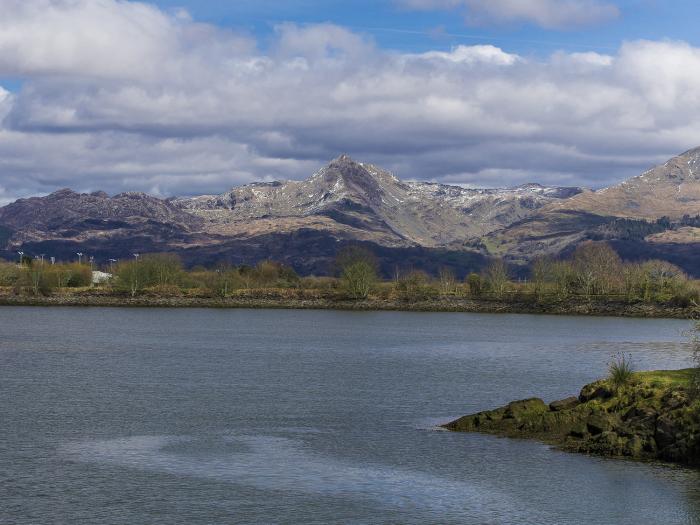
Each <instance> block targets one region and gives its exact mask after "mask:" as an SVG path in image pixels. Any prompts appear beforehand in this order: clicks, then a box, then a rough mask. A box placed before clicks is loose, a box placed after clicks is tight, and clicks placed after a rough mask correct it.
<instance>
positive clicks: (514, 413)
mask: <svg viewBox="0 0 700 525" xmlns="http://www.w3.org/2000/svg"><path fill="white" fill-rule="evenodd" d="M694 374H695V371H694V370H693V369H687V370H671V371H663V370H661V371H652V372H637V373H635V374H634V376H633V377H632V378H631V379H630V381H629V383H628V384H625V385H623V386H617V387H616V386H615V385H614V384H613V383H612V382H611V381H610V380H600V381H596V382H595V383H591V384H589V385H586V386H584V387H583V388H582V389H581V392H580V394H579V395H578V396H576V397H570V398H567V399H563V400H560V401H555V402H553V403H550V404H549V405H548V404H546V403H545V402H544V401H542V399H539V398H531V399H523V400H520V401H513V402H512V403H510V404H508V405H507V406H505V407H501V408H497V409H495V410H488V411H484V412H479V413H478V414H472V415H468V416H464V417H461V418H459V419H457V420H455V421H452V422H451V423H448V424H446V425H444V428H446V429H448V430H452V431H455V432H481V433H486V434H493V435H497V436H502V437H509V438H524V439H535V440H538V441H542V442H544V443H548V444H551V445H554V446H556V447H558V448H561V449H562V450H566V451H569V452H581V453H585V454H595V455H600V456H610V457H624V458H629V459H635V460H660V461H666V462H673V463H680V464H683V465H689V466H694V467H698V466H700V400H698V398H697V395H695V394H694V392H693V387H692V383H693V375H694Z"/></svg>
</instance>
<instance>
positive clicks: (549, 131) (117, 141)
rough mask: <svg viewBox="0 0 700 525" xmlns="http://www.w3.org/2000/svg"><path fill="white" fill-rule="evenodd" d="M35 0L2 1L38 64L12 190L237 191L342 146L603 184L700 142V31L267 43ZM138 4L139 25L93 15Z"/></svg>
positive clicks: (2, 36) (153, 16) (13, 107)
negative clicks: (523, 46)
mask: <svg viewBox="0 0 700 525" xmlns="http://www.w3.org/2000/svg"><path fill="white" fill-rule="evenodd" d="M27 4H31V5H32V6H34V5H35V4H34V3H33V2H32V3H28V2H22V3H19V2H17V1H15V0H0V11H1V12H3V15H4V16H3V17H2V20H1V21H0V78H1V77H2V76H7V75H19V76H21V77H22V78H23V87H22V89H21V90H20V91H19V92H18V93H12V94H10V93H8V92H7V91H6V90H3V89H1V88H0V185H2V186H3V187H4V188H5V193H3V194H2V195H1V196H0V197H1V198H2V199H4V200H7V199H8V198H10V197H16V196H24V195H31V194H36V193H41V192H48V191H52V190H54V189H56V188H58V187H64V186H70V187H73V188H75V189H78V190H95V189H105V190H107V191H110V192H118V191H124V190H127V189H130V190H155V191H158V192H160V193H162V194H167V195H171V194H196V193H202V192H215V191H224V190H225V189H227V188H228V187H230V186H231V185H233V184H239V183H242V182H248V181H253V180H270V179H274V178H290V177H291V178H300V177H304V176H307V175H309V174H310V173H311V172H312V171H314V169H315V168H317V167H318V166H319V165H321V164H323V163H324V162H326V161H327V160H329V159H331V158H333V157H335V156H336V155H338V154H339V153H341V152H347V153H350V154H351V155H353V156H355V157H358V158H359V159H361V160H365V161H368V162H375V163H377V164H380V165H384V166H386V167H387V168H390V169H393V170H394V171H396V172H397V173H398V174H399V175H400V176H403V177H406V178H419V179H421V178H422V179H436V180H446V181H451V182H459V183H467V184H469V183H472V184H486V185H504V184H509V183H522V182H525V181H527V180H531V181H538V180H539V181H542V182H547V183H554V182H556V181H557V180H559V181H561V182H563V183H566V184H572V183H575V184H585V185H593V186H600V185H603V184H608V183H612V182H615V181H617V180H619V179H621V178H622V177H626V176H630V175H634V174H637V173H639V172H641V171H642V170H643V169H645V168H647V167H649V165H651V164H653V163H656V162H659V161H663V160H665V157H667V156H670V155H671V154H673V153H676V152H680V151H682V150H685V149H689V148H690V147H693V146H697V145H700V92H699V91H698V90H697V89H696V87H697V86H698V85H700V73H699V72H700V49H697V48H694V47H692V46H690V45H688V44H686V43H681V42H649V41H640V42H630V43H627V44H625V45H624V46H623V47H622V48H621V49H620V50H619V52H618V53H616V54H614V55H601V54H597V53H563V52H559V53H556V54H554V55H552V56H551V57H549V58H548V59H544V60H537V59H532V58H527V57H520V56H517V55H514V54H511V53H507V52H505V51H503V50H502V49H499V48H496V47H493V46H460V47H457V48H455V49H453V50H452V51H449V52H445V51H433V52H428V53H423V54H401V53H397V52H388V51H383V50H381V49H378V48H377V47H376V46H375V45H374V43H373V42H372V41H371V39H368V38H366V37H364V36H362V35H358V34H356V33H353V32H351V31H349V30H347V29H344V28H341V27H337V26H334V25H329V24H323V25H318V26H305V27H299V26H295V25H291V24H284V25H280V26H279V27H278V28H277V29H276V32H275V35H274V41H273V42H272V44H271V46H270V47H269V51H267V52H265V53H263V52H262V51H260V50H259V48H258V47H257V46H256V43H255V42H251V41H250V40H249V39H247V38H242V37H240V36H238V35H235V34H232V33H230V32H228V31H223V30H220V29H218V28H215V27H212V26H208V25H203V24H198V23H196V22H194V21H192V20H190V19H189V18H188V17H187V16H185V15H183V14H181V13H180V14H174V15H170V14H166V13H164V12H161V11H158V10H157V9H155V8H153V7H149V6H147V5H142V4H133V3H129V2H123V1H120V2H117V1H114V0H54V1H51V2H50V1H48V0H40V1H39V2H37V3H36V5H39V7H41V9H38V8H37V9H35V10H33V11H32V9H34V7H32V8H30V7H26V5H27ZM23 6H24V7H23ZM11 7H12V8H13V9H10V8H11ZM14 8H16V9H14ZM42 11H45V12H46V13H49V14H50V16H46V17H44V16H43V14H42ZM134 12H138V13H141V14H142V15H143V17H141V18H139V19H138V20H139V22H138V23H136V22H135V21H134V23H133V27H130V28H129V31H131V33H129V39H130V40H131V42H130V43H129V42H124V38H123V35H121V33H120V30H119V29H109V28H105V30H104V33H103V34H104V40H99V42H98V43H97V44H94V45H93V43H92V39H93V38H95V36H94V33H93V32H91V31H90V30H89V29H85V30H84V31H83V28H89V27H90V25H91V24H93V23H96V20H102V21H103V22H104V23H105V24H107V23H112V24H116V25H117V26H118V25H119V23H120V22H119V21H121V20H132V19H131V18H129V17H130V16H133V13H134ZM8 13H9V14H8ZM96 13H97V14H96ZM99 13H110V14H111V15H110V16H109V17H106V18H103V19H100V18H99V16H98V14H99ZM112 15H113V16H112ZM133 20H135V19H133ZM133 20H132V21H133ZM110 21H111V22H110ZM127 25H129V24H127ZM8 35H10V36H8ZM62 35H70V38H69V41H70V42H71V44H70V45H68V46H60V45H58V44H55V42H61V41H62V39H63V38H64V37H63V36H62ZM65 38H68V37H65ZM10 41H11V42H13V44H12V45H9V44H7V42H10ZM46 42H49V43H48V44H47V43H46ZM144 72H147V73H144Z"/></svg>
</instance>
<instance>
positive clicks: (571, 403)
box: [549, 396, 581, 412]
mask: <svg viewBox="0 0 700 525" xmlns="http://www.w3.org/2000/svg"><path fill="white" fill-rule="evenodd" d="M580 404H581V402H580V401H579V399H578V397H573V396H572V397H567V398H566V399H560V400H559V401H553V402H551V403H550V404H549V409H550V410H551V411H552V412H561V411H562V410H570V409H572V408H574V407H576V406H578V405H580Z"/></svg>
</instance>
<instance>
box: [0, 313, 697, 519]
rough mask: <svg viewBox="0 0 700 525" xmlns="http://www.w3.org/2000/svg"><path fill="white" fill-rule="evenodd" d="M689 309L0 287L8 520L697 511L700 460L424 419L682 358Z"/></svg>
mask: <svg viewBox="0 0 700 525" xmlns="http://www.w3.org/2000/svg"><path fill="white" fill-rule="evenodd" d="M28 326H31V327H32V330H29V331H28V330H27V329H26V328H27V327H28ZM688 326H689V325H688V323H685V322H679V321H651V320H634V319H593V318H565V317H536V316H508V315H504V316H489V315H466V314H415V313H374V314H373V313H361V314H357V313H343V312H286V311H282V312H278V311H208V310H119V309H85V310H83V309H74V310H73V309H71V310H63V309H16V308H0V329H2V333H3V337H2V338H0V359H2V363H3V366H2V367H1V368H0V388H1V389H2V391H1V392H0V394H2V399H3V400H5V401H4V403H3V405H2V408H0V410H1V412H0V416H1V420H2V425H3V426H2V429H1V430H0V432H2V435H1V436H0V437H2V439H0V464H2V465H3V468H2V469H0V486H1V487H2V492H1V493H0V522H2V523H5V522H7V523H20V524H24V523H26V524H35V523H42V524H44V523H97V524H113V523H125V524H126V523H129V524H133V523H163V524H166V523H167V524H172V523H188V524H189V523H192V524H199V523H202V524H204V523H207V524H209V523H421V524H423V523H467V524H484V523H487V524H491V523H493V524H521V523H532V524H543V523H567V524H578V523H586V524H590V523H600V524H612V523H615V524H635V525H636V524H646V523H649V524H657V523H665V524H666V523H668V524H696V523H700V474H699V473H698V472H696V471H690V470H686V469H681V468H675V467H669V466H664V465H653V464H637V463H631V462H626V461H615V460H606V459H601V458H591V457H586V456H579V455H573V454H566V453H562V452H559V451H556V450H552V449H550V448H549V447H547V446H545V445H542V444H539V443H534V442H527V441H513V440H506V439H499V438H494V437H491V436H483V435H468V434H453V433H448V432H438V431H435V430H434V429H433V428H432V427H433V426H434V425H436V424H438V423H441V422H444V421H447V420H449V419H450V418H452V417H456V416H459V415H462V414H464V413H466V412H471V411H475V410H482V409H486V408H491V407H494V406H497V405H499V404H503V403H505V402H507V401H510V400H512V399H516V398H523V397H529V396H532V395H541V396H543V397H544V398H545V399H547V400H550V399H554V398H560V397H563V396H565V395H570V394H573V393H576V389H577V388H578V387H580V386H581V385H582V384H583V383H585V382H587V381H590V380H592V379H595V378H597V377H599V376H600V375H601V374H603V373H604V372H605V366H606V362H607V361H608V359H609V357H610V355H612V354H614V353H615V352H617V351H625V352H629V353H632V355H633V358H634V360H635V362H636V363H637V365H638V366H639V367H640V368H678V367H682V366H686V365H687V364H688V363H689V349H688V347H687V345H685V344H684V343H683V337H682V331H683V330H684V329H686V328H687V327H688Z"/></svg>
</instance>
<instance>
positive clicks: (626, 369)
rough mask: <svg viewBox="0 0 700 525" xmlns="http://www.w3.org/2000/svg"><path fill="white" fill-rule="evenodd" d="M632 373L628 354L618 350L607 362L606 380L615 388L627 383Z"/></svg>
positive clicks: (632, 369) (632, 367)
mask: <svg viewBox="0 0 700 525" xmlns="http://www.w3.org/2000/svg"><path fill="white" fill-rule="evenodd" d="M633 375H634V365H633V364H632V356H631V355H630V354H624V353H622V352H620V353H618V354H616V355H615V356H613V359H612V361H610V363H609V364H608V380H609V381H610V382H611V383H612V384H613V386H614V387H615V388H620V387H622V386H625V385H627V384H629V383H630V381H632V376H633Z"/></svg>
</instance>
